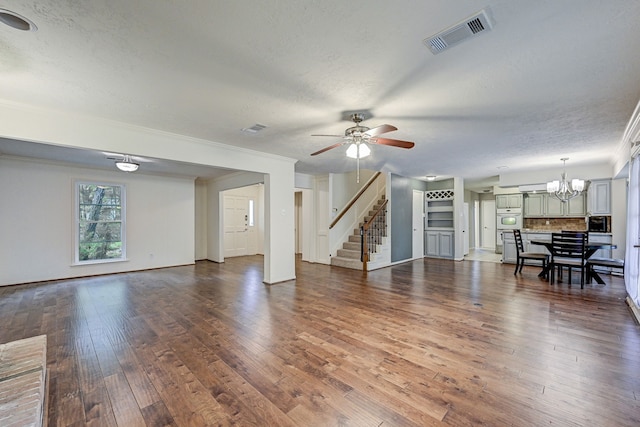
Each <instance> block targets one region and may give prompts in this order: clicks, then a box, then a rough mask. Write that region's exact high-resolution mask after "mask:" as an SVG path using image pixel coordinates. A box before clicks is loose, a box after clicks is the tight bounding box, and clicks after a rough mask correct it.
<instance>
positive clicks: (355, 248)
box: [342, 241, 360, 252]
mask: <svg viewBox="0 0 640 427" xmlns="http://www.w3.org/2000/svg"><path fill="white" fill-rule="evenodd" d="M342 249H349V250H350V251H358V252H360V241H358V242H357V243H356V242H344V243H343V244H342Z"/></svg>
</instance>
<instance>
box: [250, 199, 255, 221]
mask: <svg viewBox="0 0 640 427" xmlns="http://www.w3.org/2000/svg"><path fill="white" fill-rule="evenodd" d="M254 225H255V224H254V221H253V199H249V227H253V226H254Z"/></svg>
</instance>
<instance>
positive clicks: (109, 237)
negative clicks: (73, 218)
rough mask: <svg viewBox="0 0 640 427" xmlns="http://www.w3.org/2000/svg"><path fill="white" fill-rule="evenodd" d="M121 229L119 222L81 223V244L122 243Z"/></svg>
mask: <svg viewBox="0 0 640 427" xmlns="http://www.w3.org/2000/svg"><path fill="white" fill-rule="evenodd" d="M120 228H121V225H120V223H119V222H84V223H80V242H81V243H86V242H120V241H122V238H121V230H120Z"/></svg>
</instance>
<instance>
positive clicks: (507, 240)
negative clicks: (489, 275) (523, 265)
mask: <svg viewBox="0 0 640 427" xmlns="http://www.w3.org/2000/svg"><path fill="white" fill-rule="evenodd" d="M517 259H518V253H517V251H516V239H515V237H513V231H504V232H503V233H502V262H503V263H508V264H515V263H516V260H517Z"/></svg>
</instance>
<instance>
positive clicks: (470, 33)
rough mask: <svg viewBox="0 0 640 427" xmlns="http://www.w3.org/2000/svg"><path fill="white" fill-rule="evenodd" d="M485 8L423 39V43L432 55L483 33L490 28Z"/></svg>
mask: <svg viewBox="0 0 640 427" xmlns="http://www.w3.org/2000/svg"><path fill="white" fill-rule="evenodd" d="M487 10H488V8H487V9H482V10H481V11H480V12H478V13H475V14H474V15H472V16H470V17H468V18H467V19H465V20H463V21H461V22H459V23H457V24H455V25H453V26H452V27H449V28H447V29H446V30H443V31H440V32H439V33H438V34H435V35H433V36H431V37H427V38H426V39H424V44H426V45H427V47H428V48H429V49H430V50H431V53H433V54H434V55H436V54H438V53H440V52H442V51H443V50H447V49H449V48H450V47H451V46H455V45H457V44H458V43H461V42H463V41H465V40H467V39H469V38H471V37H474V36H477V35H478V34H481V33H484V32H486V31H488V30H490V29H491V28H492V25H491V21H490V20H489V14H488V13H487Z"/></svg>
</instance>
